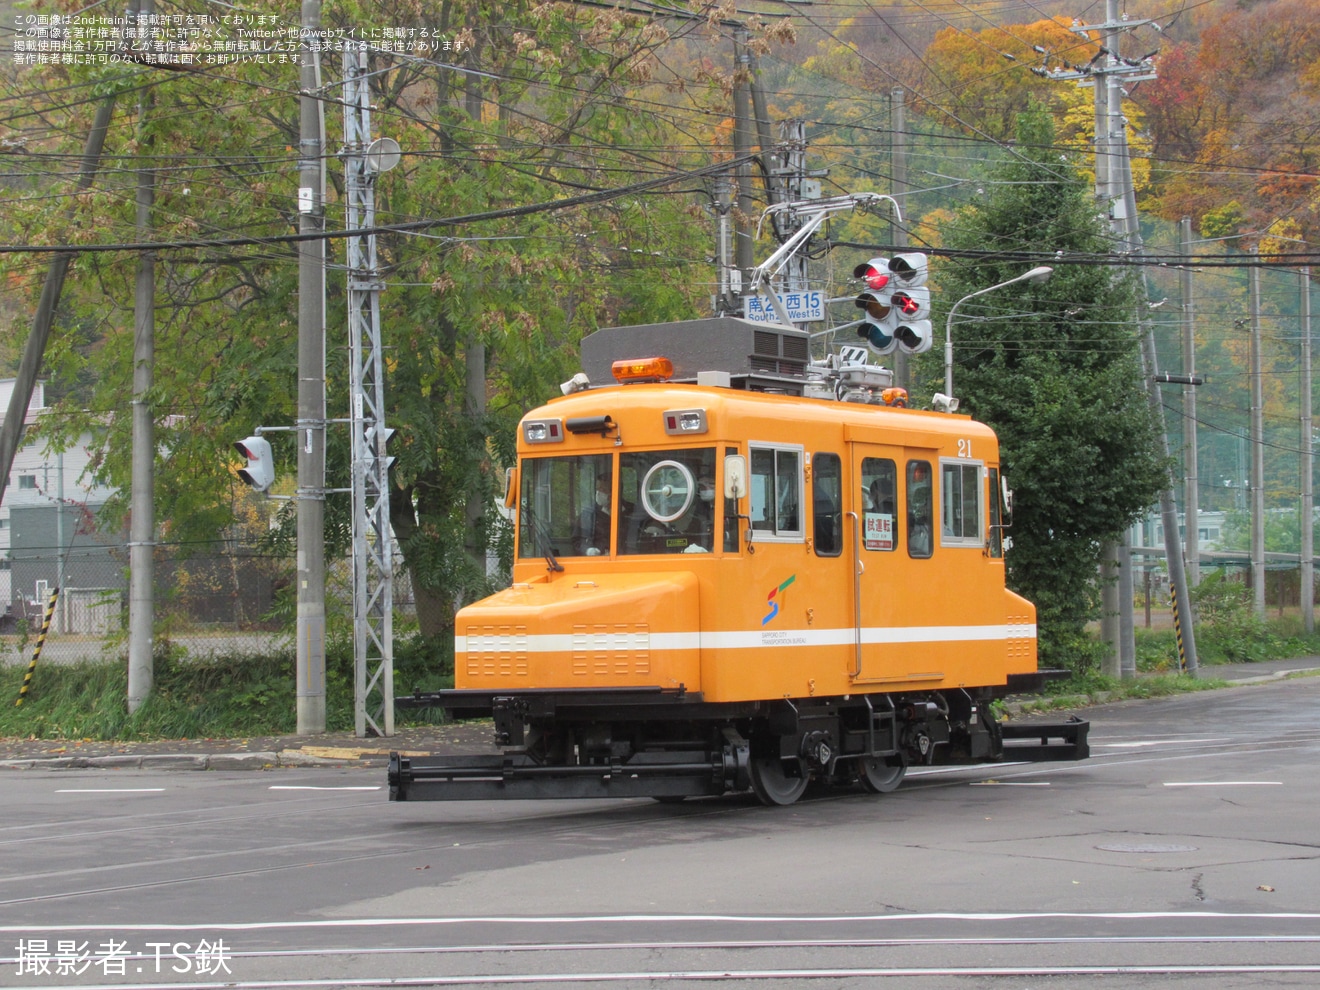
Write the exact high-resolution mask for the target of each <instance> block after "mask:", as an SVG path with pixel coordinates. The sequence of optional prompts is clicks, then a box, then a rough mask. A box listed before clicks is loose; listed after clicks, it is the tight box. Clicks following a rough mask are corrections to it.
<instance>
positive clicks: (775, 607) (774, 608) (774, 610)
mask: <svg viewBox="0 0 1320 990" xmlns="http://www.w3.org/2000/svg"><path fill="white" fill-rule="evenodd" d="M796 580H797V575H796V574H794V575H793V576H792V577H790V578H789V579H788V580H787V581H785V582H784V583H783V584H781V585H780V586H779V587H778V588H775V589H773V590H772V591H771V592H770V594H768V595H766V597H765V600H766V602H767V603H768V604H769V606H770V614H769V615H767V616H766V617H765V618H764V619H762V620H761V625H765V624H766V623H767V622H769V621H770V620H771V619H773V618H774V617H775V616H776V615H778V614H779V602H777V601H775V596H776V595H778V594H779V593H780V592H781V591H783V590H784V589H785V588H787V587H788V586H789V585H790V584H792V583H793V582H794V581H796Z"/></svg>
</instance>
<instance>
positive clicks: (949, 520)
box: [940, 461, 981, 547]
mask: <svg viewBox="0 0 1320 990" xmlns="http://www.w3.org/2000/svg"><path fill="white" fill-rule="evenodd" d="M940 542H941V543H950V544H964V545H968V546H978V547H979V546H980V545H981V465H979V464H960V463H951V462H949V461H942V462H941V463H940Z"/></svg>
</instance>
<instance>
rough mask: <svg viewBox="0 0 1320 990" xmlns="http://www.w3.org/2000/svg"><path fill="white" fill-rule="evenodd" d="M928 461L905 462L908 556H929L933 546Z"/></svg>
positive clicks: (932, 510) (932, 513)
mask: <svg viewBox="0 0 1320 990" xmlns="http://www.w3.org/2000/svg"><path fill="white" fill-rule="evenodd" d="M931 494H932V493H931V477H930V461H908V462H907V523H908V541H907V546H908V556H909V557H929V556H930V555H931V551H932V548H933V547H934V518H935V517H934V507H933V505H932V504H931V503H932V501H933V500H932V498H931Z"/></svg>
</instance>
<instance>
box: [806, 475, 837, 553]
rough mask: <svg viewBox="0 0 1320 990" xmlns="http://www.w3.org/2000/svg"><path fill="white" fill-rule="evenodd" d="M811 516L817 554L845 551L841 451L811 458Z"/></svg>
mask: <svg viewBox="0 0 1320 990" xmlns="http://www.w3.org/2000/svg"><path fill="white" fill-rule="evenodd" d="M811 515H812V526H813V527H814V532H815V547H816V556H817V557H837V556H839V554H841V553H843V467H842V464H841V462H840V460H839V455H838V454H815V455H813V456H812V458H811Z"/></svg>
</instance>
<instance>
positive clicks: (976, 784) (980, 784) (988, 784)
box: [968, 780, 1050, 787]
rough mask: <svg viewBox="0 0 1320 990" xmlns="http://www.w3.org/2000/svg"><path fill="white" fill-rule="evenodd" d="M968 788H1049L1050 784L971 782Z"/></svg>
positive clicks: (1032, 782)
mask: <svg viewBox="0 0 1320 990" xmlns="http://www.w3.org/2000/svg"><path fill="white" fill-rule="evenodd" d="M968 786H969V787H1049V786H1050V782H1049V781H1048V780H1046V781H1039V780H1036V781H1031V780H1021V781H1013V780H973V781H971V782H970V783H969V784H968Z"/></svg>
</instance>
